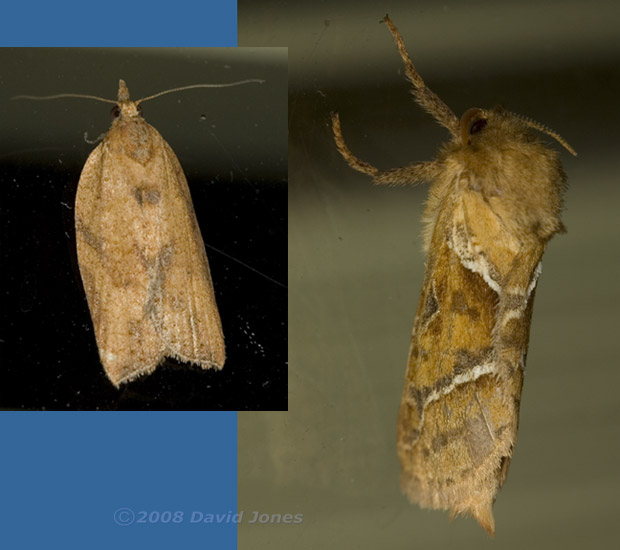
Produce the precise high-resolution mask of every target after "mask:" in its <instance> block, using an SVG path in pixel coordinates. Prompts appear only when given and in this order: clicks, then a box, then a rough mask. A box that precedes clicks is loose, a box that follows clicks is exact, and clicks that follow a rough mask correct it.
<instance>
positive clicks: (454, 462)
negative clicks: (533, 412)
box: [332, 16, 575, 535]
mask: <svg viewBox="0 0 620 550" xmlns="http://www.w3.org/2000/svg"><path fill="white" fill-rule="evenodd" d="M383 21H384V22H385V23H386V24H387V25H388V27H389V29H390V31H391V33H392V35H393V37H394V39H395V41H396V45H397V47H398V50H399V52H400V55H401V57H402V59H403V61H404V64H405V70H406V75H407V78H408V79H409V81H410V82H411V83H412V84H413V86H414V88H413V90H412V93H413V96H414V98H415V100H416V101H417V102H418V103H419V104H420V105H421V106H422V107H423V108H424V109H425V110H426V111H428V112H429V113H430V114H432V115H433V116H434V117H435V119H436V120H437V121H438V122H439V123H440V124H441V125H443V126H445V127H446V128H447V129H448V130H449V131H450V134H451V138H452V139H451V140H450V141H449V142H448V143H446V144H444V145H443V147H442V148H441V150H440V151H439V154H438V156H437V158H436V159H435V160H433V161H430V162H421V163H415V164H410V165H408V166H405V167H402V168H396V169H392V170H386V171H381V170H379V169H377V168H375V167H373V166H371V165H370V164H368V163H366V162H363V161H361V160H359V159H358V158H356V157H355V156H354V155H353V154H352V153H351V151H350V150H349V149H348V147H347V146H346V144H345V142H344V139H343V137H342V132H341V129H340V120H339V117H338V115H337V114H335V115H332V125H333V131H334V136H335V141H336V145H337V147H338V150H339V151H340V153H341V154H342V156H343V157H344V159H345V160H346V161H347V162H348V163H349V165H350V166H351V167H352V168H355V169H356V170H358V171H360V172H364V173H366V174H369V175H370V176H372V178H373V183H375V184H397V185H398V184H415V183H418V182H422V181H430V182H432V186H431V189H430V191H429V199H428V203H427V205H426V210H425V213H424V218H423V221H424V224H425V231H424V250H425V251H426V252H427V253H428V260H427V265H426V274H425V277H424V284H423V287H422V294H421V296H420V302H419V305H418V309H417V313H416V317H415V322H414V327H413V335H412V338H411V346H410V349H409V360H408V364H407V370H406V374H405V384H404V388H403V395H402V401H401V405H400V413H399V419H398V455H399V458H400V464H401V487H402V490H403V491H404V493H406V495H407V496H408V497H409V499H410V500H411V501H412V502H415V503H418V504H419V505H420V506H422V507H424V508H435V509H446V510H450V512H451V515H452V516H455V515H457V514H469V515H472V516H473V517H474V518H475V519H476V520H478V522H479V523H480V525H481V526H482V527H484V529H486V531H487V532H488V533H489V534H490V535H493V534H494V532H495V522H494V519H493V511H492V505H493V502H494V501H495V498H496V496H497V492H498V491H499V489H500V487H501V486H502V484H503V482H504V480H505V479H506V475H507V473H508V467H509V464H510V459H511V456H512V452H513V449H514V445H515V441H516V437H517V426H518V422H519V403H520V399H521V387H522V383H523V370H524V367H525V357H526V352H527V346H528V339H529V327H530V319H531V315H532V305H533V302H534V289H535V287H536V281H537V279H538V276H539V275H540V271H541V258H542V255H543V252H544V250H545V246H546V244H547V241H549V239H550V238H551V237H552V236H553V235H555V234H556V233H560V232H563V231H565V229H564V226H563V225H562V222H561V220H560V211H561V209H562V202H563V194H564V191H565V189H566V177H565V174H564V171H563V170H562V166H561V164H560V161H559V155H558V153H557V152H556V151H554V150H551V149H549V148H547V147H546V146H545V145H544V144H543V143H542V142H541V141H540V140H539V138H538V137H537V136H536V135H535V134H534V133H533V132H532V131H531V129H532V128H533V129H537V130H540V131H543V132H545V133H547V134H549V135H550V136H552V137H554V138H555V139H556V140H557V141H558V142H559V143H561V144H562V145H563V146H564V147H565V148H566V149H568V151H570V152H571V153H572V154H575V152H574V151H573V149H572V148H571V147H570V146H569V145H568V144H567V143H566V142H565V141H564V140H563V139H562V138H561V137H560V136H559V135H558V134H556V133H554V132H552V131H549V130H547V129H546V128H545V127H543V126H542V125H540V124H538V123H535V122H532V121H530V120H527V119H524V118H521V117H519V116H517V115H514V114H511V113H508V112H505V111H503V110H502V109H501V108H495V109H491V110H487V109H469V110H468V111H467V112H465V114H464V115H463V116H462V117H461V119H460V120H459V119H458V118H457V117H456V116H455V115H454V114H453V113H452V111H451V110H450V108H449V107H448V106H447V105H446V104H445V103H443V102H442V101H441V99H439V97H437V96H436V95H435V94H434V93H433V92H432V91H431V90H430V89H429V88H428V87H427V86H426V84H425V83H424V81H423V80H422V78H421V77H420V75H419V74H418V73H417V71H416V69H415V68H414V66H413V64H412V63H411V60H410V59H409V55H408V54H407V51H406V49H405V45H404V43H403V40H402V38H401V36H400V34H399V32H398V30H397V29H396V27H395V26H394V24H393V23H392V21H391V20H390V19H389V17H388V16H386V17H385V19H384V20H383Z"/></svg>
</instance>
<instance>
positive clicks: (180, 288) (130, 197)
mask: <svg viewBox="0 0 620 550" xmlns="http://www.w3.org/2000/svg"><path fill="white" fill-rule="evenodd" d="M247 82H259V83H260V82H263V81H261V80H255V79H251V80H245V81H241V82H235V83H231V84H198V85H193V86H184V87H182V88H175V89H173V90H167V91H165V92H160V93H158V94H155V95H153V96H150V97H147V98H143V99H140V100H137V101H131V100H130V98H129V91H128V89H127V86H126V85H125V82H124V81H123V80H121V81H120V82H119V88H118V100H117V101H111V100H107V99H104V98H99V97H94V96H84V95H81V94H60V95H57V96H49V97H46V98H40V97H32V96H20V97H21V98H22V99H57V98H61V97H82V98H88V99H97V100H100V101H105V102H108V103H114V104H115V105H116V106H115V107H114V109H113V115H114V117H115V118H114V120H113V122H112V126H111V128H110V130H109V131H108V133H107V134H106V135H105V137H104V138H103V141H102V142H101V143H100V144H99V145H98V146H97V147H96V148H95V150H94V151H93V152H92V153H91V154H90V156H89V157H88V160H87V161H86V164H85V165H84V168H83V170H82V174H81V176H80V181H79V184H78V190H77V195H76V198H75V232H76V240H77V253H78V263H79V267H80V274H81V276H82V281H83V283H84V290H85V291H86V297H87V300H88V307H89V309H90V314H91V318H92V321H93V326H94V329H95V337H96V339H97V347H98V348H99V357H100V360H101V363H102V364H103V367H104V369H105V372H106V374H107V376H108V378H109V379H110V381H111V382H112V383H113V384H114V385H115V386H117V387H118V386H120V384H122V383H123V382H129V381H131V380H134V379H135V378H137V377H139V376H142V375H147V374H149V373H151V372H152V371H153V370H155V368H156V367H157V365H159V364H160V363H161V362H162V361H163V360H164V358H165V357H173V358H176V359H179V360H181V361H186V362H189V363H195V364H197V365H200V366H201V367H202V368H204V369H208V368H215V369H221V368H222V367H223V365H224V360H225V358H226V353H225V349H224V336H223V334H222V326H221V322H220V316H219V312H218V309H217V304H216V302H215V294H214V291H213V283H212V281H211V274H210V271H209V263H208V261H207V255H206V252H205V246H204V243H203V240H202V236H201V234H200V228H199V227H198V222H197V220H196V215H195V213H194V208H193V205H192V199H191V196H190V193H189V188H188V186H187V180H186V179H185V175H184V174H183V170H182V168H181V165H180V164H179V161H178V159H177V157H176V155H175V154H174V152H173V151H172V149H171V148H170V146H169V145H168V143H166V141H165V140H164V138H162V136H161V135H160V134H159V132H158V131H157V130H156V129H155V128H153V127H152V126H151V125H150V124H148V123H147V122H146V121H145V120H144V119H143V118H142V115H141V108H140V103H141V102H144V101H146V100H148V99H153V98H155V97H159V96H160V95H163V94H165V93H170V92H175V91H180V90H186V89H190V88H214V87H218V88H221V87H227V86H236V85H238V84H244V83H247Z"/></svg>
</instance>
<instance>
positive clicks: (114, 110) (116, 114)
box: [110, 105, 121, 120]
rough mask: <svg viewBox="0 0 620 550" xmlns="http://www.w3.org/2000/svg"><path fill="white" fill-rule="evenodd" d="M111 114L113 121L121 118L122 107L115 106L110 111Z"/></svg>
mask: <svg viewBox="0 0 620 550" xmlns="http://www.w3.org/2000/svg"><path fill="white" fill-rule="evenodd" d="M110 114H111V115H112V120H116V119H117V118H118V117H119V116H121V109H120V107H119V106H118V105H114V107H112V110H111V111H110Z"/></svg>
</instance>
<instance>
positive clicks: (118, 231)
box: [75, 140, 165, 386]
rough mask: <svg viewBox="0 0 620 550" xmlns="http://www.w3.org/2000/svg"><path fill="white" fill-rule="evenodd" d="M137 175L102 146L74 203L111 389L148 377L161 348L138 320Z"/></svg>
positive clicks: (141, 289) (141, 263) (141, 268)
mask: <svg viewBox="0 0 620 550" xmlns="http://www.w3.org/2000/svg"><path fill="white" fill-rule="evenodd" d="M143 176H145V174H144V171H143V170H142V169H140V168H139V167H138V166H137V165H136V163H133V162H128V161H127V159H126V158H125V157H123V156H120V155H118V154H117V153H116V152H112V150H111V147H109V143H108V142H107V141H106V140H104V142H102V143H101V144H100V145H99V146H98V147H97V148H96V149H95V150H94V151H93V152H92V153H91V154H90V156H89V157H88V160H87V161H86V164H85V165H84V168H83V170H82V175H81V176H80V182H79V185H78V191H77V195H76V199H75V223H76V241H77V252H78V261H79V266H80V273H81V275H82V281H83V283H84V290H85V292H86V297H87V299H88V306H89V309H90V313H91V318H92V320H93V325H94V329H95V336H96V339H97V346H98V348H99V356H100V359H101V362H102V364H103V366H104V369H105V371H106V374H107V375H108V377H109V378H110V380H111V381H112V383H114V384H115V385H116V386H118V385H119V384H120V383H122V382H126V381H129V380H131V379H133V378H135V377H137V376H140V375H142V374H148V373H149V372H151V371H153V370H154V369H155V367H156V366H157V364H158V363H159V362H160V361H161V359H162V358H163V353H164V349H165V346H164V345H163V343H162V341H161V338H160V337H159V335H158V333H157V331H156V329H155V326H154V325H153V323H152V321H151V320H150V319H149V318H148V317H147V316H145V303H146V302H147V297H148V291H149V273H148V262H147V259H146V257H145V254H144V248H145V242H144V241H145V239H147V240H148V239H149V238H153V236H152V235H151V237H148V236H147V235H145V230H146V231H148V225H146V226H145V223H144V219H143V215H142V212H141V211H140V209H139V208H138V205H137V204H136V200H135V198H134V196H133V189H134V185H133V184H132V182H133V181H141V178H142V177H143Z"/></svg>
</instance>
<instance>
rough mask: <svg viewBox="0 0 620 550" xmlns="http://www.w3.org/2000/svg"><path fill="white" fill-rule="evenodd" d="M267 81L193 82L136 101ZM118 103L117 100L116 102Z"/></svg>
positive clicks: (251, 79)
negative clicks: (195, 89)
mask: <svg viewBox="0 0 620 550" xmlns="http://www.w3.org/2000/svg"><path fill="white" fill-rule="evenodd" d="M264 82H265V81H264V80H261V79H259V78H248V79H247V80H239V81H237V82H227V83H225V84H192V85H190V86H181V87H180V88H172V89H171V90H164V91H163V92H159V93H156V94H153V95H150V96H148V97H143V98H142V99H138V100H137V101H136V103H141V102H142V101H147V100H148V99H155V98H156V97H159V96H162V95H165V94H171V93H172V92H181V91H183V90H192V89H193V88H230V87H232V86H241V85H242V84H250V83H256V84H263V83H264ZM114 103H116V102H114Z"/></svg>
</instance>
